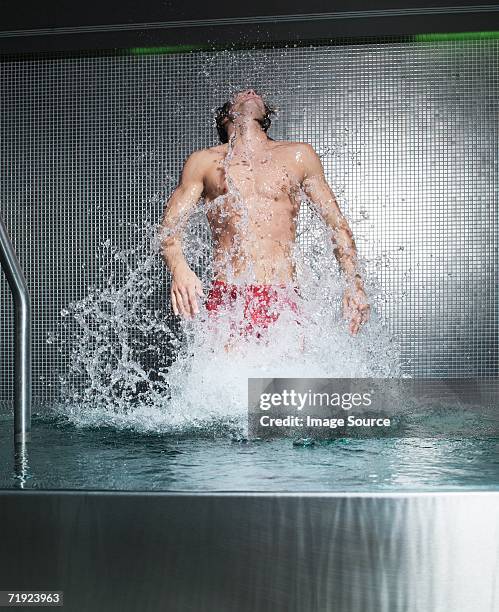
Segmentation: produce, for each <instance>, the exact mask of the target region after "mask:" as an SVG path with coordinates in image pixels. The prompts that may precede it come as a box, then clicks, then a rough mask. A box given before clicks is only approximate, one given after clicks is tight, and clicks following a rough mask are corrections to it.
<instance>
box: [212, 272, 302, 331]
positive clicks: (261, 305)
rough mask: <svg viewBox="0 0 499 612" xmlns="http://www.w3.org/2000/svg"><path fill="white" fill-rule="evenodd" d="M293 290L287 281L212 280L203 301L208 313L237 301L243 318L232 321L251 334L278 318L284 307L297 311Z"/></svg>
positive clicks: (294, 289)
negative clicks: (264, 283) (275, 283)
mask: <svg viewBox="0 0 499 612" xmlns="http://www.w3.org/2000/svg"><path fill="white" fill-rule="evenodd" d="M293 292H294V293H295V294H298V289H297V288H296V287H294V286H289V285H233V284H230V283H226V282H225V281H220V280H215V281H213V283H212V286H211V289H210V290H209V292H208V297H207V300H206V303H205V306H206V310H208V312H209V313H210V314H217V313H219V312H220V310H221V309H224V310H226V311H230V309H231V308H232V307H234V306H235V305H236V303H239V304H240V305H241V310H242V320H240V321H238V322H232V323H233V325H232V326H233V327H234V323H236V326H237V327H238V328H239V332H240V333H241V334H243V335H248V334H253V335H256V336H257V337H260V335H261V331H263V330H264V329H266V328H267V327H268V326H269V325H270V324H271V323H274V322H275V321H277V319H278V318H279V314H280V312H282V311H283V310H284V309H285V308H287V309H290V310H291V311H292V312H294V313H295V314H298V312H299V310H298V306H297V304H296V302H295V301H294V299H293Z"/></svg>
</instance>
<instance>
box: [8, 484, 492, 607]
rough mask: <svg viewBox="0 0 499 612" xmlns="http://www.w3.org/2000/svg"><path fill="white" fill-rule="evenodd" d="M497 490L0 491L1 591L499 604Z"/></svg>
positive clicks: (100, 598)
mask: <svg viewBox="0 0 499 612" xmlns="http://www.w3.org/2000/svg"><path fill="white" fill-rule="evenodd" d="M498 517H499V491H476V492H475V491H467V492H462V493H461V492H443V493H436V492H425V493H393V492H391V493H375V494H369V493H348V494H344V493H327V494H322V493H321V494H314V493H304V494H302V493H291V494H288V493H254V492H244V493H238V492H220V493H181V492H175V493H167V492H143V493H142V492H135V491H126V492H115V491H95V490H93V491H78V492H76V491H1V492H0V525H1V528H0V529H1V538H2V547H1V548H0V551H1V552H0V581H1V583H2V584H1V585H0V588H1V589H10V588H24V589H31V590H33V589H36V588H44V589H58V590H60V589H63V590H64V591H65V607H66V609H68V610H71V611H79V610H97V611H99V610H106V612H107V611H110V612H111V611H113V610H122V611H127V610H134V611H135V610H141V611H144V612H146V611H148V610H159V609H169V610H176V611H177V610H178V611H184V610H196V611H198V612H199V611H203V610H207V611H214V612H215V611H216V612H224V611H225V610H227V611H229V610H230V611H233V610H238V611H242V612H245V611H246V610H248V611H249V610H258V611H260V610H261V611H267V610H268V611H269V612H270V611H272V612H279V611H280V610H283V611H293V610H296V611H297V612H298V611H300V612H303V611H304V610H306V611H307V612H315V611H321V612H322V611H323V610H324V611H328V612H329V611H330V610H334V611H335V612H338V611H339V612H342V611H343V610H345V611H347V610H348V612H356V611H357V610H358V611H361V610H362V612H370V611H373V612H374V611H376V612H385V611H388V612H391V611H392V610H393V611H397V612H398V611H399V610H404V611H406V612H411V611H419V610H421V611H423V610H424V611H425V612H428V611H429V610H438V611H439V612H442V611H447V610H448V611H449V612H475V610H476V611H477V612H478V611H480V612H487V611H488V610H490V611H493V610H495V609H497V602H498V601H499V591H498V590H499V583H498V581H497V579H496V575H497V568H498V567H499V525H498V523H499V519H498Z"/></svg>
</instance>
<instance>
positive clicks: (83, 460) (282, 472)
mask: <svg viewBox="0 0 499 612" xmlns="http://www.w3.org/2000/svg"><path fill="white" fill-rule="evenodd" d="M11 421H12V417H11V416H6V415H4V416H3V417H2V419H1V420H0V426H1V429H0V435H1V437H2V439H4V440H10V439H11V437H12V436H11V430H12V422H11ZM12 450H13V449H12V446H11V444H7V443H6V442H4V444H2V445H1V448H0V464H1V466H2V468H1V474H0V488H5V489H16V488H25V489H37V490H50V489H53V490H59V489H66V490H78V489H81V490H85V489H98V490H108V491H192V492H210V491H211V492H216V491H255V492H258V491H260V492H272V491H280V492H297V491H302V492H331V491H332V492H334V491H337V492H355V491H357V492H366V493H369V492H371V493H375V492H418V491H419V492H423V491H426V492H432V491H469V490H481V491H494V490H499V439H498V438H490V437H489V438H474V437H469V438H447V439H446V438H445V437H438V438H437V437H432V438H425V439H420V438H384V439H368V440H366V439H352V438H340V439H336V440H331V441H316V442H315V443H310V442H307V441H305V442H302V443H298V444H297V443H296V442H295V443H293V440H291V439H279V440H272V441H263V440H262V441H238V440H237V438H236V439H234V440H231V438H230V436H228V435H225V436H220V435H210V434H209V433H204V435H202V436H198V437H192V436H188V435H185V436H183V437H178V436H174V435H165V434H164V433H160V434H143V433H137V432H134V431H130V430H128V431H127V430H121V431H120V430H117V429H114V428H112V427H99V428H95V427H94V428H91V427H83V428H79V427H75V426H74V425H71V424H69V423H67V421H65V419H63V418H61V417H57V416H51V415H50V414H45V415H44V414H37V415H35V416H34V417H33V424H32V442H31V444H30V445H29V446H28V452H27V458H26V459H27V460H26V463H25V465H24V466H23V469H22V471H21V472H19V473H17V474H16V469H15V462H14V458H13V452H12ZM18 469H19V468H18Z"/></svg>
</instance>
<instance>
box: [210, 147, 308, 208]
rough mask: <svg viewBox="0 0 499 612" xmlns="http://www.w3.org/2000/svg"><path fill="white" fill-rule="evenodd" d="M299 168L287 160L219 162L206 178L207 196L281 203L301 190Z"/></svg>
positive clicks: (274, 157)
mask: <svg viewBox="0 0 499 612" xmlns="http://www.w3.org/2000/svg"><path fill="white" fill-rule="evenodd" d="M299 182H300V181H299V176H298V172H297V168H295V167H294V165H293V163H292V161H290V160H288V159H287V158H286V157H284V156H280V155H275V154H274V155H271V156H254V157H249V156H247V157H236V156H233V157H232V158H231V159H229V160H224V159H223V158H221V159H218V160H215V161H214V162H213V163H212V164H211V166H210V168H209V169H208V172H207V173H206V175H205V193H206V195H207V196H208V197H209V198H210V199H214V198H216V197H218V196H220V195H225V194H228V195H233V196H236V197H237V196H243V197H251V196H252V195H253V196H257V197H261V198H265V199H273V200H276V201H277V200H279V199H280V198H282V197H283V196H284V195H285V194H291V193H292V192H293V191H295V190H297V189H298V188H299Z"/></svg>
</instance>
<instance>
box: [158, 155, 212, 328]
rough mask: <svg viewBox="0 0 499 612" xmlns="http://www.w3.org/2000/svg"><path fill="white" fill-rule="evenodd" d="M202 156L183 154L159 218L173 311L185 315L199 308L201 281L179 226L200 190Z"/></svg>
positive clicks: (184, 223) (194, 202)
mask: <svg viewBox="0 0 499 612" xmlns="http://www.w3.org/2000/svg"><path fill="white" fill-rule="evenodd" d="M203 157H204V156H203V154H202V153H201V152H200V151H195V152H194V153H192V154H191V155H190V156H189V157H188V158H187V160H186V162H185V164H184V167H183V170H182V176H181V179H180V182H179V184H178V186H177V187H176V189H175V190H174V192H173V193H172V195H171V196H170V198H169V200H168V202H167V203H166V207H165V211H164V214H163V219H162V222H161V247H162V255H163V258H164V260H165V262H166V265H167V266H168V269H169V270H170V272H171V273H172V277H173V278H172V288H171V300H172V307H173V312H174V313H175V314H176V315H178V314H182V315H184V316H186V317H192V316H193V315H195V314H196V313H198V312H199V309H198V305H197V298H196V294H197V295H199V296H202V295H203V287H202V284H201V281H200V280H199V278H198V277H197V276H196V274H195V273H194V272H193V271H192V270H191V269H190V267H189V264H188V263H187V260H186V259H185V257H184V253H183V251H182V234H183V230H184V228H185V225H186V223H187V220H188V218H189V215H190V214H191V212H192V211H193V209H194V207H195V206H196V204H197V202H198V201H199V198H200V197H201V195H202V194H203V189H204V180H203V177H204V163H203Z"/></svg>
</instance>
